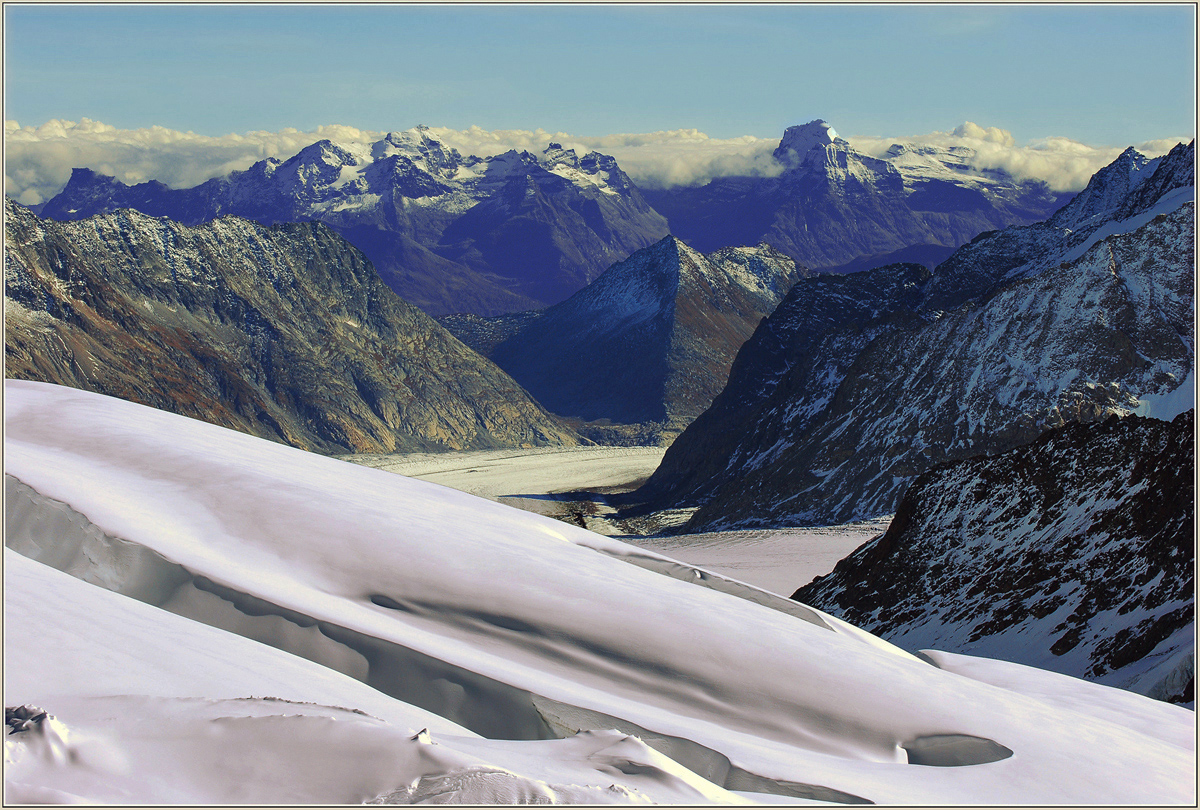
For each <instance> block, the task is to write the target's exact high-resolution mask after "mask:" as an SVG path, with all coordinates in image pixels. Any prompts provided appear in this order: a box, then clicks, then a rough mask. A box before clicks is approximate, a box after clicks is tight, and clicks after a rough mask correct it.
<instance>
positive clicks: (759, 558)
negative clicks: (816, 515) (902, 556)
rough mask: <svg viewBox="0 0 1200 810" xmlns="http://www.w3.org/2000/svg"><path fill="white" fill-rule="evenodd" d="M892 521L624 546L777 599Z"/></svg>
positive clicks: (643, 541) (673, 538) (692, 536)
mask: <svg viewBox="0 0 1200 810" xmlns="http://www.w3.org/2000/svg"><path fill="white" fill-rule="evenodd" d="M889 522H891V516H885V517H880V518H875V519H873V520H865V521H862V522H859V523H847V524H844V525H841V526H814V527H810V528H798V529H769V530H767V529H763V530H752V531H733V532H707V533H703V534H682V535H674V536H666V537H627V538H623V539H625V540H626V542H629V543H632V544H633V545H636V546H638V547H639V548H644V549H649V550H651V551H656V552H658V553H659V554H665V555H667V556H670V557H674V558H675V559H677V560H682V561H684V562H687V563H690V564H691V565H695V566H699V567H700V568H704V569H706V570H708V571H713V572H715V573H718V574H724V575H725V576H728V577H733V578H734V579H739V580H741V581H742V582H746V583H748V584H750V585H755V586H757V587H759V588H762V589H764V590H767V591H771V592H772V593H777V594H779V595H781V596H790V595H791V594H792V593H793V592H794V591H795V590H796V589H797V588H799V587H802V586H804V585H807V584H808V583H810V582H812V581H813V579H815V578H816V577H821V576H824V575H825V574H828V573H829V572H830V571H832V570H833V567H834V566H835V565H837V563H838V561H839V560H841V559H843V558H845V557H846V556H848V555H849V554H850V553H851V552H852V551H854V550H855V549H856V548H858V547H859V546H861V545H862V544H863V543H865V542H867V541H868V540H870V539H871V538H872V537H875V536H876V535H879V534H883V532H885V531H887V527H888V523H889Z"/></svg>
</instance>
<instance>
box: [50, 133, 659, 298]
mask: <svg viewBox="0 0 1200 810" xmlns="http://www.w3.org/2000/svg"><path fill="white" fill-rule="evenodd" d="M120 208H134V209H137V210H139V211H142V212H143V213H147V214H151V215H154V216H167V217H170V218H171V219H173V220H175V221H177V222H182V223H184V224H192V225H195V224H199V223H201V222H206V221H209V220H211V219H214V218H216V217H221V216H227V215H230V214H233V215H237V216H241V217H245V218H248V219H253V220H255V221H258V222H263V223H266V224H273V223H279V222H300V221H310V220H317V221H321V222H324V223H326V224H327V225H329V226H330V227H331V228H333V229H334V230H336V231H337V232H338V233H340V234H342V235H343V236H345V237H346V238H347V239H348V240H349V241H350V242H351V243H352V244H354V245H355V246H356V247H358V248H359V249H360V250H362V251H363V253H364V254H366V256H367V257H368V258H369V259H370V260H371V261H372V263H373V264H374V265H375V269H376V271H377V272H378V273H379V275H380V277H381V278H382V279H383V280H384V282H385V283H387V285H388V286H389V287H391V288H392V289H393V290H394V291H395V292H396V293H397V294H398V295H400V296H401V297H402V298H404V299H405V300H407V301H410V302H412V303H414V304H416V305H417V306H419V307H421V308H422V309H424V310H426V311H427V312H429V313H432V314H434V315H441V314H447V313H451V312H463V311H470V312H476V313H480V314H497V313H501V312H510V311H515V310H524V309H531V308H536V307H540V306H545V305H547V304H553V303H556V302H558V301H561V300H562V299H564V298H566V297H567V296H569V295H570V294H571V293H573V292H575V291H576V290H578V289H580V288H581V287H583V286H584V285H586V284H587V283H588V282H589V281H591V280H592V279H594V278H595V277H596V276H597V275H599V274H600V273H601V272H602V271H603V270H604V269H606V268H607V267H608V266H609V265H611V264H612V263H613V262H616V261H619V260H621V259H624V258H625V257H626V256H628V255H629V254H630V253H632V252H633V251H635V250H637V249H639V248H642V247H646V246H648V245H650V244H652V243H654V242H656V241H658V240H659V239H661V238H662V237H664V236H666V234H667V223H666V220H665V219H663V217H662V216H661V215H660V214H658V213H657V212H655V211H653V210H652V209H651V208H650V207H649V205H647V204H646V202H645V200H644V199H643V198H642V196H641V193H640V192H639V190H638V189H637V187H636V186H635V185H634V184H633V183H632V181H630V179H629V177H628V176H627V175H626V174H625V173H624V172H623V171H622V170H621V169H620V167H619V166H617V164H616V161H614V160H613V159H612V158H611V157H608V156H605V155H601V154H598V153H596V152H589V153H587V154H585V155H582V156H580V155H577V154H576V153H575V152H574V150H570V149H562V148H561V147H560V146H558V145H557V144H551V145H550V146H549V147H548V148H547V149H546V150H545V151H544V152H542V153H541V154H539V155H534V154H531V153H529V152H517V151H509V152H505V153H504V154H501V155H496V156H494V157H487V158H479V157H474V156H467V157H463V156H462V155H461V154H459V152H458V151H457V150H455V149H452V148H450V147H448V146H446V145H445V144H444V143H442V142H441V141H439V140H437V139H436V138H435V137H434V136H433V135H431V134H430V132H429V130H428V129H427V128H424V127H417V128H416V129H411V130H408V131H406V132H392V133H389V134H388V135H387V136H386V137H384V138H383V139H381V140H379V141H377V142H375V143H373V144H369V145H363V144H335V143H333V142H331V141H329V140H322V141H318V142H316V143H314V144H312V145H310V146H307V147H305V148H304V149H302V150H301V151H300V152H299V153H297V154H296V155H294V156H293V157H291V158H288V159H287V160H284V161H280V160H278V159H275V158H268V159H266V160H262V161H259V162H258V163H255V164H254V165H253V166H251V167H250V168H248V169H246V170H245V171H237V172H233V173H231V174H229V175H228V176H225V177H217V178H213V179H211V180H208V181H207V182H205V183H202V184H201V185H199V186H196V187H194V188H189V189H171V188H168V187H167V186H165V185H163V184H162V183H159V182H157V181H150V182H147V183H141V184H139V185H135V186H128V185H125V184H124V183H121V182H119V181H117V180H115V179H114V178H112V177H106V176H103V175H99V174H97V173H95V172H93V171H91V170H89V169H83V168H81V169H77V170H75V171H74V172H72V174H71V179H70V180H69V181H68V183H67V185H66V187H65V188H64V189H63V190H62V192H60V193H59V194H58V195H56V196H55V197H53V198H52V199H50V200H48V201H47V202H46V204H45V206H43V208H42V209H41V214H42V216H44V217H48V218H51V219H81V218H84V217H88V216H92V215H94V214H98V213H105V212H110V211H114V210H117V209H120Z"/></svg>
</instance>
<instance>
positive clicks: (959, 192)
mask: <svg viewBox="0 0 1200 810" xmlns="http://www.w3.org/2000/svg"><path fill="white" fill-rule="evenodd" d="M773 157H774V160H775V165H776V166H777V167H778V169H779V173H778V174H777V175H776V176H773V177H719V178H716V179H714V180H712V181H711V182H709V183H708V184H706V185H704V186H699V187H695V188H674V189H666V190H663V191H646V199H647V200H649V202H650V204H651V205H653V206H654V208H655V209H656V210H658V211H661V212H662V213H663V215H665V216H666V218H667V222H668V223H669V225H670V228H671V232H672V233H673V234H675V235H676V236H678V237H680V238H681V239H683V240H684V241H686V242H688V243H689V244H691V245H694V246H695V247H697V248H699V249H700V250H705V251H709V250H716V249H717V248H720V247H723V246H725V245H753V244H758V243H759V242H767V243H768V244H770V245H771V246H772V247H774V248H776V249H778V250H780V251H782V252H784V253H786V254H787V255H789V256H791V257H792V258H794V259H795V260H796V261H798V262H800V263H801V264H804V265H806V266H808V267H811V268H814V269H817V270H825V269H830V268H838V269H841V270H854V269H860V268H861V269H866V268H868V267H871V266H878V265H881V264H886V263H888V262H889V261H891V262H898V261H921V262H923V261H925V260H933V263H936V260H940V259H942V258H945V257H946V256H947V255H949V253H950V252H951V251H952V250H953V249H954V248H956V247H958V246H959V245H961V244H963V243H965V242H968V241H970V239H971V238H972V237H974V236H975V235H976V234H979V233H980V232H983V231H988V230H993V229H997V228H1004V227H1007V226H1009V225H1014V224H1026V223H1030V222H1036V221H1039V220H1042V219H1045V218H1046V217H1047V216H1049V215H1050V214H1052V213H1053V212H1054V211H1055V210H1056V209H1057V208H1058V207H1059V206H1060V205H1062V204H1063V203H1064V202H1066V200H1067V199H1069V197H1070V196H1071V195H1063V194H1057V193H1054V192H1051V191H1050V190H1049V189H1048V188H1047V187H1046V185H1045V184H1044V183H1040V182H1030V181H1017V180H1015V179H1014V178H1012V177H1011V176H1009V175H1008V174H1006V173H1005V172H1002V171H988V170H977V169H974V168H972V164H973V161H974V158H975V157H976V155H975V153H974V152H973V151H972V150H971V149H970V148H968V147H965V146H952V147H937V146H931V145H914V144H905V143H896V144H893V145H892V146H891V148H890V149H889V150H888V151H887V152H886V153H885V154H884V155H883V156H881V157H872V156H870V155H866V154H863V153H861V152H858V151H857V150H855V149H854V148H853V147H852V146H851V145H850V144H849V142H847V141H846V140H844V139H842V138H840V137H838V135H837V132H836V131H835V130H834V129H833V127H831V126H830V125H829V124H827V123H826V122H824V121H822V120H816V121H810V122H809V123H807V124H802V125H799V126H793V127H789V128H788V129H787V130H786V131H785V132H784V134H783V138H782V139H781V140H780V142H779V146H778V147H777V148H776V149H775V151H774V153H773Z"/></svg>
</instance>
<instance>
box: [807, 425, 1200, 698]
mask: <svg viewBox="0 0 1200 810" xmlns="http://www.w3.org/2000/svg"><path fill="white" fill-rule="evenodd" d="M1194 417H1195V411H1194V410H1189V411H1187V412H1185V413H1183V414H1180V415H1179V416H1177V417H1176V418H1175V419H1174V420H1173V421H1171V422H1165V421H1161V420H1157V419H1142V418H1139V417H1137V416H1128V417H1125V418H1123V419H1119V418H1117V417H1116V416H1110V417H1109V418H1108V419H1107V420H1105V421H1104V422H1101V423H1094V424H1070V425H1065V426H1063V427H1061V428H1057V429H1054V430H1051V431H1048V432H1046V433H1044V434H1043V435H1042V436H1040V437H1038V438H1037V439H1036V440H1034V441H1033V442H1031V443H1029V444H1027V445H1024V446H1022V447H1019V448H1016V449H1014V450H1010V451H1008V452H1006V453H1002V454H1000V455H997V456H990V457H979V458H973V459H968V460H965V461H959V462H955V463H952V464H949V465H947V466H944V467H939V468H936V469H934V470H930V471H928V472H926V473H924V474H922V475H921V476H919V477H918V478H917V479H916V480H915V481H914V482H913V483H912V484H911V485H910V486H909V487H908V490H907V491H906V492H905V494H904V497H903V499H902V500H901V501H900V505H899V506H898V507H897V509H896V516H895V518H894V519H893V520H892V523H891V525H890V526H889V527H888V530H887V532H886V533H885V534H883V535H880V536H879V537H876V538H875V539H874V540H871V541H870V542H868V543H866V544H865V545H863V546H862V547H861V548H859V549H858V550H857V551H855V552H854V553H853V554H852V555H850V556H849V557H847V558H846V559H844V560H842V561H841V562H839V563H838V564H837V567H836V568H835V569H834V570H833V572H832V573H830V574H828V575H826V576H824V577H820V578H818V579H816V580H814V581H813V582H812V583H811V584H809V585H806V586H804V587H803V588H800V589H799V590H797V591H796V593H795V594H793V596H792V598H793V599H797V600H799V601H801V602H804V603H805V604H808V605H811V606H813V607H816V608H819V609H821V610H824V611H826V612H829V613H832V614H833V615H835V616H837V617H839V618H842V619H845V620H846V621H848V622H851V623H852V624H855V625H856V626H858V627H861V628H863V629H865V630H869V631H870V632H872V633H875V634H876V635H879V636H882V637H883V638H885V639H887V640H888V641H891V642H892V643H893V644H896V645H898V646H900V647H902V648H905V649H908V650H912V651H915V650H919V649H924V648H932V649H937V650H942V651H946V652H955V653H963V654H969V655H973V656H982V657H985V658H996V659H1001V660H1004V661H1012V662H1015V663H1019V664H1027V665H1030V666H1035V667H1038V668H1041V669H1049V670H1054V671H1057V672H1062V673H1065V674H1067V675H1072V676H1074V677H1080V678H1087V679H1090V680H1095V681H1099V682H1100V683H1104V684H1107V685H1109V686H1120V687H1125V688H1128V689H1132V690H1133V691H1135V692H1139V693H1141V694H1145V695H1149V696H1150V697H1155V698H1159V699H1163V700H1169V701H1174V702H1190V701H1193V700H1195V686H1194V683H1193V679H1194V657H1195V642H1194V637H1195V615H1196V614H1195V563H1196V558H1195V550H1194V546H1193V542H1194V531H1195V521H1194V517H1193V510H1194V507H1195V494H1196V493H1195V484H1194V475H1195V455H1194V443H1193V430H1194V422H1195V418H1194Z"/></svg>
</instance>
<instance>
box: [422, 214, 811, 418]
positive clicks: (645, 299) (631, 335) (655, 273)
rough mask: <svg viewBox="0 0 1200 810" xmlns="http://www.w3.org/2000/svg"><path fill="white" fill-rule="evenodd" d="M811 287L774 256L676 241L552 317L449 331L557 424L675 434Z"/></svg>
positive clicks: (536, 315)
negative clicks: (792, 298)
mask: <svg viewBox="0 0 1200 810" xmlns="http://www.w3.org/2000/svg"><path fill="white" fill-rule="evenodd" d="M805 275H806V271H805V270H804V269H803V268H799V267H797V266H796V264H795V262H793V261H792V260H791V259H789V258H788V257H787V256H784V255H783V254H782V253H780V252H778V251H776V250H774V249H773V248H771V247H769V246H767V245H759V246H758V247H741V248H726V249H724V250H720V251H716V252H714V253H711V254H708V255H707V256H706V255H703V254H701V253H699V252H697V251H695V250H692V249H691V248H690V247H688V246H687V245H685V244H684V243H683V242H681V241H680V240H678V239H676V238H674V237H670V236H669V237H667V238H665V239H663V240H662V241H660V242H658V243H657V244H655V245H653V246H651V247H648V248H643V249H642V250H640V251H638V252H636V253H634V254H633V255H632V256H630V257H629V258H628V259H626V260H625V261H623V262H619V263H617V264H615V265H613V266H612V267H610V268H609V269H608V270H607V271H606V272H605V273H604V274H602V275H601V276H600V277H599V278H597V279H596V280H595V281H593V282H592V283H591V284H589V285H588V286H587V287H585V288H584V289H582V290H580V291H579V292H577V293H575V294H574V295H573V296H571V297H570V298H568V299H567V300H566V301H563V302H562V303H560V304H556V305H554V306H553V307H550V308H548V309H546V310H544V311H541V312H531V313H526V314H524V315H520V316H517V315H508V316H501V317H498V318H492V319H480V318H472V317H466V316H451V317H448V318H444V319H443V324H444V325H445V326H446V327H447V328H448V329H450V330H451V331H452V332H454V333H455V334H457V335H458V336H459V337H460V338H462V339H463V341H464V342H466V343H468V345H471V346H473V347H475V348H477V349H478V350H479V351H481V352H483V353H484V354H486V355H487V356H488V357H490V358H491V359H492V360H494V361H495V362H496V364H497V365H499V366H500V367H501V368H503V369H504V370H506V371H507V372H508V373H509V374H511V375H513V378H514V379H516V380H517V381H518V382H520V383H521V385H522V386H524V387H525V388H526V390H528V391H529V392H530V393H531V394H533V396H534V397H535V398H537V399H538V401H539V402H541V403H542V404H543V405H544V406H545V407H546V408H548V409H549V410H550V411H552V412H554V413H557V414H560V415H563V416H572V417H576V418H579V419H583V420H586V421H595V420H608V421H611V422H615V423H622V424H633V423H649V422H653V423H661V424H664V425H670V426H672V427H673V428H674V430H676V431H677V430H679V429H681V428H682V426H683V425H685V424H686V423H687V422H689V421H690V420H691V419H692V418H693V417H695V416H696V415H697V414H698V413H700V412H701V411H703V410H704V409H705V408H706V407H708V404H709V403H710V402H711V401H712V398H713V397H714V396H715V395H716V394H717V392H718V391H720V390H721V388H722V386H723V385H724V384H725V378H726V376H727V375H728V373H729V366H730V363H732V362H733V358H734V356H735V355H736V354H737V351H738V349H739V348H740V347H741V345H742V343H743V342H744V341H745V340H746V339H747V338H748V337H749V336H750V335H751V334H752V333H753V331H754V328H755V327H756V326H757V325H758V322H759V321H760V320H761V319H762V318H763V316H764V315H766V314H767V313H769V312H770V311H771V310H773V309H774V308H775V306H776V304H778V302H779V301H780V300H781V299H782V298H783V296H784V295H785V294H786V293H787V291H788V289H790V288H791V286H792V284H793V283H795V281H796V280H798V279H800V278H802V277H804V276H805Z"/></svg>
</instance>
